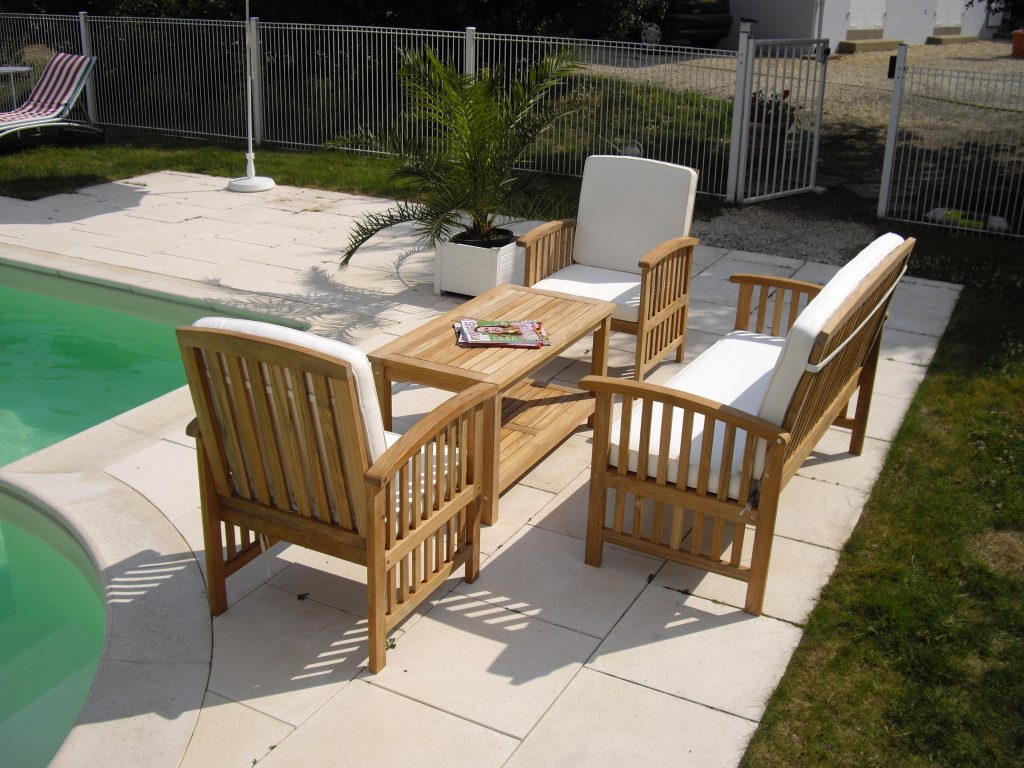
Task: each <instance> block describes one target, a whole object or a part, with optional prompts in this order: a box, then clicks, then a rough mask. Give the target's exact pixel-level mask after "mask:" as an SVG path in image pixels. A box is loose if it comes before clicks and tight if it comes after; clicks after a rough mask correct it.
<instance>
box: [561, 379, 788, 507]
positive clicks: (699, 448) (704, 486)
mask: <svg viewBox="0 0 1024 768" xmlns="http://www.w3.org/2000/svg"><path fill="white" fill-rule="evenodd" d="M580 387H581V388H583V389H586V390H589V391H591V392H594V393H595V395H596V396H597V402H596V403H595V406H594V409H595V410H594V425H595V426H594V453H593V459H592V461H591V465H592V468H591V471H592V472H604V471H605V470H606V469H607V468H608V467H609V465H610V464H611V463H612V461H611V459H612V456H611V450H612V446H611V440H612V431H611V426H612V425H611V420H612V406H613V401H614V398H615V396H616V395H620V396H621V397H622V414H621V419H620V421H619V428H618V433H617V435H616V436H617V438H618V447H617V449H616V450H617V451H618V456H617V457H616V462H615V466H616V470H614V471H615V472H616V473H617V474H620V475H622V474H625V473H626V471H627V469H628V467H629V463H630V459H629V457H628V454H629V452H630V451H631V450H635V451H636V453H637V460H636V475H637V480H640V481H643V480H645V479H652V480H655V479H656V482H657V483H658V484H664V483H665V481H666V478H667V476H668V464H669V457H668V456H667V455H665V454H664V447H665V446H667V445H668V443H667V440H668V434H669V432H670V431H671V429H672V427H671V424H672V423H675V424H676V425H677V428H678V429H680V430H682V432H681V434H682V435H686V436H689V437H690V438H692V439H693V441H694V442H696V443H697V444H696V445H691V440H690V439H687V437H682V438H680V439H681V442H682V444H683V446H685V447H683V448H682V450H683V451H684V452H685V456H683V455H680V458H679V463H680V465H681V466H682V467H693V466H696V478H695V481H694V482H693V483H692V484H691V482H690V477H691V474H690V473H691V472H692V471H693V470H692V469H690V470H687V471H686V472H685V476H686V479H685V481H684V485H685V486H687V487H692V488H693V489H694V490H695V491H696V492H697V494H699V495H701V496H709V495H714V496H716V497H717V498H718V499H719V500H720V501H722V502H728V503H738V504H743V502H744V501H746V503H747V507H745V508H744V512H741V513H739V514H744V513H745V512H746V510H747V509H749V508H752V507H754V506H756V505H757V495H758V492H759V489H760V488H761V486H762V482H763V481H766V480H771V481H773V482H776V483H777V482H778V481H779V479H780V475H781V469H782V466H783V462H784V459H785V453H786V448H787V446H788V444H789V440H790V435H789V433H787V432H785V431H783V430H782V429H781V428H780V427H778V426H777V425H775V424H772V423H771V422H769V421H765V420H764V419H760V418H758V417H757V416H753V415H751V414H749V413H744V412H743V411H740V410H738V409H736V408H733V407H731V406H728V405H725V404H723V403H719V402H716V401H714V400H709V399H707V398H704V397H699V396H697V395H692V394H689V393H687V392H680V391H679V390H675V389H670V388H668V387H662V386H658V385H655V384H648V383H645V382H636V381H628V380H624V379H613V378H609V377H605V376H586V377H584V378H583V379H582V380H581V381H580ZM655 403H660V404H661V405H662V413H661V416H660V417H656V416H655V414H654V408H653V406H654V404H655ZM636 404H639V405H640V406H641V407H640V411H639V415H636V414H634V413H633V410H634V406H635V405H636ZM698 415H699V416H701V417H703V429H702V431H701V433H700V435H699V436H697V435H695V434H694V431H693V430H694V422H695V416H698ZM719 427H721V429H719ZM739 433H745V435H746V437H745V438H744V437H743V435H742V434H739ZM634 436H635V438H634ZM740 440H743V443H742V445H743V450H742V455H741V456H740V457H739V459H738V466H734V461H735V458H734V450H733V448H734V446H737V445H739V444H740V443H739V442H738V441H740ZM761 441H764V442H763V443H762V442H761ZM719 442H720V443H721V450H720V451H719V454H720V458H719V463H718V465H716V464H715V463H714V462H713V460H712V456H713V454H714V452H715V449H716V448H718V447H719V446H718V445H717V443H719ZM633 444H635V445H636V448H635V449H631V448H630V446H631V445H633ZM759 444H760V445H762V446H764V450H763V451H762V450H760V449H759ZM694 459H696V461H694ZM651 461H653V462H654V463H655V464H656V466H657V469H656V470H654V471H652V470H650V462H651ZM734 470H735V471H738V473H739V476H740V482H739V490H738V493H737V494H736V495H735V496H730V483H731V478H732V475H733V473H734ZM715 473H717V475H718V481H717V484H712V476H713V475H714V474H715ZM681 479H682V475H680V477H679V478H677V479H676V481H675V485H676V487H683V486H681V485H679V483H680V480H681ZM730 499H732V501H730Z"/></svg>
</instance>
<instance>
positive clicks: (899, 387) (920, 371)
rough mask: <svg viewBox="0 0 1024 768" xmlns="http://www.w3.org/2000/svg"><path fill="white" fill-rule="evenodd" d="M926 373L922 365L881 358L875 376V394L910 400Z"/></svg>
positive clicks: (926, 370)
mask: <svg viewBox="0 0 1024 768" xmlns="http://www.w3.org/2000/svg"><path fill="white" fill-rule="evenodd" d="M927 373H928V369H927V368H926V367H925V366H923V365H916V364H914V363H903V362H900V361H898V360H887V359H885V358H881V359H879V361H878V372H877V373H876V375H875V394H879V395H889V396H891V397H902V398H912V397H913V396H914V393H915V392H917V388H918V386H920V384H921V382H922V381H924V377H925V375H926V374H927Z"/></svg>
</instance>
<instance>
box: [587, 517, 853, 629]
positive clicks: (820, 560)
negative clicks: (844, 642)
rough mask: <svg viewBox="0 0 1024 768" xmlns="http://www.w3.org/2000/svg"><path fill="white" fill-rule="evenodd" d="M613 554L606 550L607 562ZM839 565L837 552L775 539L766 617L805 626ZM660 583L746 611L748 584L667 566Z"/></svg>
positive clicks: (677, 566) (658, 577)
mask: <svg viewBox="0 0 1024 768" xmlns="http://www.w3.org/2000/svg"><path fill="white" fill-rule="evenodd" d="M745 544H746V546H745V547H744V549H745V550H746V554H745V555H744V557H743V562H744V563H749V562H750V557H749V551H750V547H751V542H745ZM610 551H611V550H610V549H609V550H608V552H610ZM608 552H605V558H606V559H607V557H608ZM837 562H839V553H838V552H837V551H836V550H834V549H829V548H827V547H819V546H817V545H815V544H807V543H806V542H803V541H794V540H793V539H784V538H782V537H780V536H775V537H774V539H773V541H772V559H771V562H770V563H769V565H768V588H767V590H766V591H765V598H764V615H765V616H770V617H772V618H775V619H781V620H782V621H788V622H790V623H792V624H803V623H804V622H805V621H807V617H808V616H809V615H810V613H811V611H812V610H813V609H814V605H815V603H816V602H817V600H818V595H819V593H820V592H821V589H822V587H824V586H825V584H826V583H828V580H829V577H831V576H832V571H834V570H835V567H836V563H837ZM603 567H604V566H602V568H603ZM654 583H655V584H657V585H659V586H662V587H667V588H669V589H675V590H679V591H682V592H686V593H688V594H691V595H696V596H697V597H703V598H705V599H707V600H713V601H714V602H716V603H722V604H723V605H731V606H733V607H735V608H740V609H742V608H743V604H744V602H745V601H746V594H747V585H746V583H745V582H742V581H737V580H736V579H730V578H728V577H727V576H720V575H718V574H715V573H708V572H707V571H702V570H699V569H697V568H691V567H689V566H686V565H680V564H679V563H673V562H668V563H666V564H665V567H664V568H663V569H662V570H661V571H660V572H659V573H658V575H657V578H655V580H654Z"/></svg>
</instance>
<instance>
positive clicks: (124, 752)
mask: <svg viewBox="0 0 1024 768" xmlns="http://www.w3.org/2000/svg"><path fill="white" fill-rule="evenodd" d="M209 669H210V668H209V665H208V664H145V663H140V662H121V661H115V660H113V659H106V660H104V661H102V662H100V668H99V672H98V673H97V676H96V681H95V683H94V684H93V689H92V691H91V693H90V696H89V701H88V702H87V704H86V708H85V710H83V712H82V714H81V715H80V716H79V719H78V722H77V724H76V726H75V728H74V729H73V730H72V731H71V733H70V734H69V735H68V738H67V739H66V740H65V741H64V744H63V745H62V746H61V749H60V751H59V752H58V753H57V755H56V757H55V758H54V759H53V762H51V763H50V765H51V766H54V768H80V766H82V765H83V764H87V765H131V766H138V768H150V766H152V767H153V768H158V767H159V766H167V765H177V764H178V762H179V761H180V759H181V755H182V753H183V752H184V751H185V747H186V745H187V744H188V742H189V738H190V737H191V735H192V732H193V730H194V728H195V724H196V720H197V719H198V715H199V709H200V707H201V706H202V703H203V694H204V688H205V683H206V677H207V675H208V674H209Z"/></svg>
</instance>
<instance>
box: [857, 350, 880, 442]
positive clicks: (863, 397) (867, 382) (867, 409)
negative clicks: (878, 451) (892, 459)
mask: <svg viewBox="0 0 1024 768" xmlns="http://www.w3.org/2000/svg"><path fill="white" fill-rule="evenodd" d="M881 343H882V335H881V333H879V335H878V338H876V339H875V343H874V344H873V345H872V346H871V351H870V352H869V353H868V357H867V360H865V361H864V367H863V368H862V369H861V372H860V378H859V380H858V382H857V410H856V412H855V413H854V416H853V434H851V435H850V453H852V454H853V455H854V456H860V454H861V452H862V451H863V450H864V437H865V436H866V435H867V430H868V416H869V415H870V413H871V396H872V394H873V393H874V390H875V375H876V374H877V372H878V355H879V351H880V348H881Z"/></svg>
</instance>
